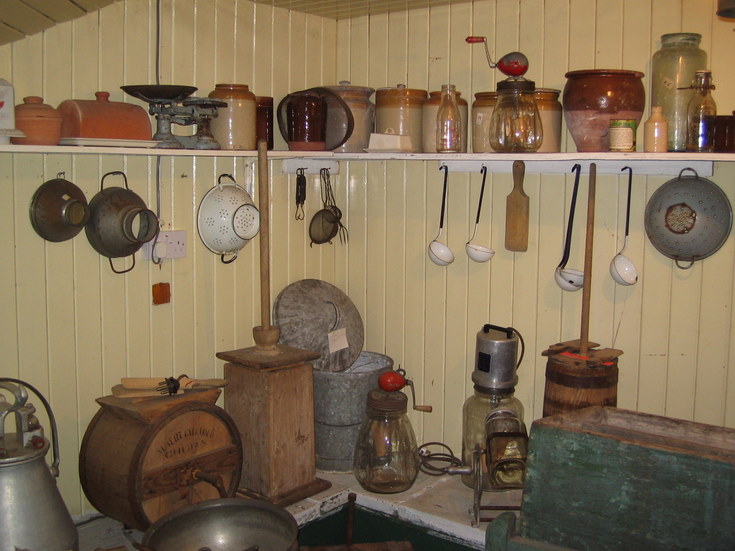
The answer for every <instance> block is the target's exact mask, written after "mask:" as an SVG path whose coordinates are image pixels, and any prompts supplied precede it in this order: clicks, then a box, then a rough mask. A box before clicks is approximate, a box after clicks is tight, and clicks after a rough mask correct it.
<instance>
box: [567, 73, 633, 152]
mask: <svg viewBox="0 0 735 551" xmlns="http://www.w3.org/2000/svg"><path fill="white" fill-rule="evenodd" d="M565 76H566V77H567V83H566V85H565V86H564V95H563V100H562V102H563V105H564V120H565V121H566V123H567V128H568V129H569V132H570V133H571V134H572V138H574V143H575V144H576V146H577V151H609V149H610V141H609V136H608V130H609V127H610V119H633V120H635V121H636V124H638V123H640V121H641V116H642V115H643V109H644V107H645V101H646V94H645V91H644V89H643V81H642V80H641V79H642V78H643V73H641V72H639V71H625V70H615V69H588V70H582V71H571V72H569V73H567V74H566V75H565Z"/></svg>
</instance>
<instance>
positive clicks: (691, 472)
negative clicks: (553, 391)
mask: <svg viewBox="0 0 735 551" xmlns="http://www.w3.org/2000/svg"><path fill="white" fill-rule="evenodd" d="M527 469H528V470H527V475H526V482H525V487H524V491H523V499H522V503H521V512H520V518H519V519H516V517H515V515H513V514H512V513H504V514H502V515H500V516H499V517H498V518H497V519H495V520H494V521H493V522H491V523H490V524H489V525H488V528H487V533H486V547H485V548H486V550H498V551H506V550H507V551H522V550H531V549H541V550H547V551H551V550H560V549H576V550H594V551H605V550H615V551H620V550H624V551H636V550H641V551H643V550H645V551H656V550H661V551H664V550H665V551H676V550H690V549H702V550H707V551H714V550H727V551H733V550H735V430H733V429H728V428H722V427H717V426H712V425H705V424H702V423H693V422H690V421H682V420H677V419H671V418H666V417H659V416H655V415H648V414H644V413H636V412H633V411H627V410H622V409H617V408H612V407H597V406H596V407H590V408H586V409H582V410H578V411H573V412H569V413H564V414H560V415H554V416H551V417H546V418H543V419H540V420H538V421H536V422H534V423H533V425H532V426H531V433H530V439H529V453H528V464H527Z"/></svg>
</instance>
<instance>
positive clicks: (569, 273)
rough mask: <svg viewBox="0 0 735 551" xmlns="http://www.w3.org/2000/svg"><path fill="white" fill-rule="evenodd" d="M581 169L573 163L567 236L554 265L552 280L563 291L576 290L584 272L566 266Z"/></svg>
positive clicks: (582, 281) (582, 282)
mask: <svg viewBox="0 0 735 551" xmlns="http://www.w3.org/2000/svg"><path fill="white" fill-rule="evenodd" d="M581 171H582V167H581V166H580V165H579V164H575V165H574V166H573V167H572V172H575V173H576V174H575V176H574V189H573V190H572V204H571V206H570V209H569V222H568V223H567V236H566V239H565V241H564V253H563V255H562V257H561V262H559V265H558V266H557V267H556V271H555V272H554V280H555V281H556V284H557V285H558V286H559V287H561V288H562V289H564V290H565V291H578V290H580V289H581V288H582V286H583V284H584V272H581V271H580V270H573V269H571V268H567V267H566V266H567V261H568V260H569V251H570V249H571V244H572V226H573V225H574V210H575V207H576V205H577V191H578V190H579V174H580V172H581Z"/></svg>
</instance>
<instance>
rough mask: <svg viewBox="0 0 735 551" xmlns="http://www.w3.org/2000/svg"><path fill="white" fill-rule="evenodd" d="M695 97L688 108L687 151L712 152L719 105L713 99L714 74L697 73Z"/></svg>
mask: <svg viewBox="0 0 735 551" xmlns="http://www.w3.org/2000/svg"><path fill="white" fill-rule="evenodd" d="M692 88H693V89H694V95H692V99H690V100H689V105H688V107H687V151H712V150H713V149H714V144H715V140H714V127H715V117H716V116H717V105H716V104H715V100H714V99H713V98H712V90H714V89H715V85H714V84H712V73H711V72H710V71H704V70H703V71H697V72H696V73H695V76H694V83H693V84H692Z"/></svg>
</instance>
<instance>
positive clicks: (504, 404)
mask: <svg viewBox="0 0 735 551" xmlns="http://www.w3.org/2000/svg"><path fill="white" fill-rule="evenodd" d="M498 408H502V409H504V410H508V411H512V412H514V413H515V415H516V417H517V418H518V419H520V420H521V421H523V413H524V412H523V404H522V403H521V401H520V400H519V399H518V398H516V397H515V394H514V393H513V389H510V390H509V391H508V392H497V391H496V392H490V391H489V390H488V389H486V388H484V387H481V386H478V385H475V392H474V394H473V395H472V396H470V397H469V398H467V400H465V403H464V407H463V408H462V463H464V464H465V465H472V452H473V451H474V450H475V449H477V448H480V449H483V450H484V449H485V447H486V445H487V433H486V430H487V429H486V425H485V422H486V419H487V416H488V415H489V414H490V412H492V411H493V410H496V409H498ZM480 466H481V468H482V489H483V490H486V491H487V490H492V489H493V486H492V485H491V479H490V476H489V475H488V471H487V462H486V461H484V460H483V461H481V462H480ZM462 483H463V484H464V485H465V486H468V487H470V488H474V487H475V474H474V473H472V474H466V475H462Z"/></svg>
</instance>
